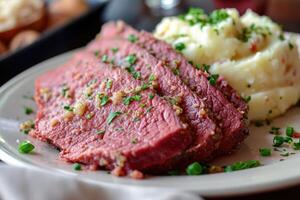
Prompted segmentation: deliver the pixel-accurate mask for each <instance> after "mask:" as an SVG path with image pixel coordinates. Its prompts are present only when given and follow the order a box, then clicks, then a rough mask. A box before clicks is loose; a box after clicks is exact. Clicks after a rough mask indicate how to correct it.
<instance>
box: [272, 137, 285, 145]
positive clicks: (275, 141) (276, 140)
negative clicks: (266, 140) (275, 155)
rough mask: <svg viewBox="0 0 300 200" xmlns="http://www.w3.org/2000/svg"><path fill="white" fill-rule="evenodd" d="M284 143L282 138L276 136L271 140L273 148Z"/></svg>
mask: <svg viewBox="0 0 300 200" xmlns="http://www.w3.org/2000/svg"><path fill="white" fill-rule="evenodd" d="M283 143H284V138H283V137H282V136H279V135H276V136H275V137H274V138H273V146H274V147H280V146H281V145H282V144H283Z"/></svg>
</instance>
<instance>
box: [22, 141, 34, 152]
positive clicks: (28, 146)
mask: <svg viewBox="0 0 300 200" xmlns="http://www.w3.org/2000/svg"><path fill="white" fill-rule="evenodd" d="M33 149H34V145H33V144H31V143H30V142H29V141H23V142H21V143H20V144H19V152H20V153H24V154H27V153H30V152H32V151H33Z"/></svg>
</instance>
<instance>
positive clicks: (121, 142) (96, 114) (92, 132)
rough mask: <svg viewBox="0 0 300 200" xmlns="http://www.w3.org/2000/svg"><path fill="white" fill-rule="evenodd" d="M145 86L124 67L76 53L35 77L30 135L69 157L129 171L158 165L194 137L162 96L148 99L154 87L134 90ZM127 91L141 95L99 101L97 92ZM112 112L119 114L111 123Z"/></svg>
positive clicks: (86, 54)
mask: <svg viewBox="0 0 300 200" xmlns="http://www.w3.org/2000/svg"><path fill="white" fill-rule="evenodd" d="M108 82H109V83H108ZM141 85H142V82H141V81H139V80H135V79H133V78H132V77H131V76H130V75H129V74H128V73H127V72H126V71H125V70H123V69H121V68H116V67H114V66H113V65H110V64H105V63H102V62H99V60H98V59H97V58H96V57H95V56H94V55H92V54H90V53H86V52H80V53H77V54H76V55H75V56H74V57H73V58H72V59H71V60H69V61H68V62H67V63H66V64H64V65H63V66H61V67H59V68H57V69H55V70H52V71H49V72H47V73H45V74H43V75H41V76H40V77H38V79H37V80H36V83H35V99H36V102H37V105H38V114H37V118H36V122H35V123H36V129H35V131H32V132H31V133H30V134H31V135H32V136H34V137H36V138H39V139H40V140H43V141H47V142H49V143H51V144H53V145H54V146H56V147H58V148H59V149H60V150H61V153H60V155H61V157H62V158H63V159H65V160H67V161H70V162H80V163H84V164H87V165H90V166H93V167H96V166H101V167H103V168H106V169H111V170H112V169H115V168H116V167H119V168H121V169H122V170H124V171H126V172H128V171H130V170H141V171H143V170H144V169H146V168H151V167H153V166H155V165H160V164H162V163H164V162H165V161H166V160H169V159H171V158H172V157H174V156H176V155H178V154H180V153H181V152H182V151H183V150H184V149H186V147H187V146H188V145H189V144H190V142H191V137H190V134H189V132H188V130H187V128H186V125H185V124H184V123H183V122H182V121H181V120H180V118H179V116H178V115H177V114H176V113H175V111H174V110H173V108H172V107H171V106H170V105H169V103H168V102H167V101H165V100H164V99H162V98H160V97H159V96H158V95H154V97H153V98H152V99H150V98H149V95H150V94H155V92H154V91H153V90H152V89H150V88H148V89H147V88H144V89H143V90H141V91H140V92H138V91H136V90H137V89H138V88H140V86H141ZM91 91H92V92H91ZM123 91H124V92H125V93H126V96H125V97H129V96H130V95H134V94H132V92H134V91H135V92H137V93H138V94H139V95H140V96H141V99H140V100H139V101H132V102H131V103H130V104H129V105H125V104H124V103H123V102H122V101H121V102H118V101H117V102H112V101H109V102H108V103H107V104H105V105H103V106H99V102H97V101H96V98H99V96H97V95H98V94H105V95H107V96H109V97H112V96H113V95H115V94H121V93H123ZM120 92H121V93H120ZM122 95H124V94H122ZM135 95H136V94H135ZM125 97H123V98H125ZM79 102H80V104H78V103H79ZM76 105H85V106H86V108H85V109H84V113H83V114H82V113H81V112H79V113H77V114H76V111H75V110H74V106H76ZM70 108H72V109H73V111H67V110H70ZM66 109H67V110H66ZM81 111H82V110H81ZM70 112H71V113H73V115H72V116H71V117H70V115H68V114H70ZM113 112H120V113H119V114H118V115H117V116H115V118H113V119H112V120H111V123H109V119H108V118H109V115H110V113H113ZM80 113H81V114H82V115H81V114H80Z"/></svg>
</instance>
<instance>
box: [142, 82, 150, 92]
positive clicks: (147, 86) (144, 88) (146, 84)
mask: <svg viewBox="0 0 300 200" xmlns="http://www.w3.org/2000/svg"><path fill="white" fill-rule="evenodd" d="M149 87H150V84H149V83H143V84H142V86H141V90H146V89H148V88H149Z"/></svg>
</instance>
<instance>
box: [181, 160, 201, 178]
mask: <svg viewBox="0 0 300 200" xmlns="http://www.w3.org/2000/svg"><path fill="white" fill-rule="evenodd" d="M185 171H186V173H187V174H188V175H191V176H194V175H200V174H202V171H203V167H202V165H201V164H199V163H198V162H194V163H192V164H190V165H189V166H188V167H187V168H186V170H185Z"/></svg>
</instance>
